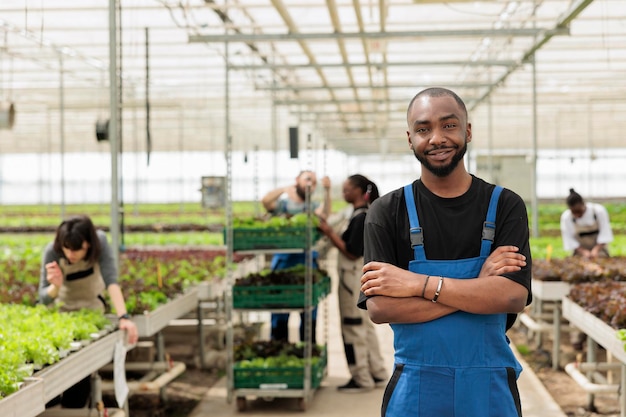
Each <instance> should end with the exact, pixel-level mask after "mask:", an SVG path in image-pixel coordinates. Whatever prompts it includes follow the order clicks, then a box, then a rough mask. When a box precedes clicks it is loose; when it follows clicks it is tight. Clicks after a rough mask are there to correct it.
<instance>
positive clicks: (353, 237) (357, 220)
mask: <svg viewBox="0 0 626 417" xmlns="http://www.w3.org/2000/svg"><path fill="white" fill-rule="evenodd" d="M353 213H354V214H353V215H352V216H353V217H351V218H350V223H349V224H348V227H347V228H346V230H345V231H344V232H343V233H342V235H341V240H343V241H344V242H345V243H346V250H347V251H348V252H350V253H351V254H352V255H354V256H357V257H359V258H360V257H361V256H363V246H364V245H363V228H364V226H365V216H366V215H367V207H357V208H356V209H354V212H353Z"/></svg>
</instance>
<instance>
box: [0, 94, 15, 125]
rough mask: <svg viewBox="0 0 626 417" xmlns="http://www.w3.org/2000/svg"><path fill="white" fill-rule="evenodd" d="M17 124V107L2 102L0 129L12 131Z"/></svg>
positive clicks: (0, 102) (0, 104) (0, 103)
mask: <svg viewBox="0 0 626 417" xmlns="http://www.w3.org/2000/svg"><path fill="white" fill-rule="evenodd" d="M14 124H15V105H14V104H13V103H12V102H9V101H0V129H12V128H13V125H14Z"/></svg>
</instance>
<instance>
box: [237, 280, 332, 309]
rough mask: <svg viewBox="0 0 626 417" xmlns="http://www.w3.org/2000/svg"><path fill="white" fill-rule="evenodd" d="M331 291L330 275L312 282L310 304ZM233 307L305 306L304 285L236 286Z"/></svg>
mask: <svg viewBox="0 0 626 417" xmlns="http://www.w3.org/2000/svg"><path fill="white" fill-rule="evenodd" d="M329 293H330V277H327V276H326V277H323V278H322V279H321V280H320V281H319V282H317V283H314V284H312V291H311V299H310V300H309V305H310V306H313V305H316V304H317V303H318V302H319V301H321V300H322V299H323V298H324V297H326V296H327V295H328V294H329ZM233 307H234V308H251V309H272V308H304V307H305V298H304V285H263V286H237V285H236V286H234V287H233Z"/></svg>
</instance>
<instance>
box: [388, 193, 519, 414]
mask: <svg viewBox="0 0 626 417" xmlns="http://www.w3.org/2000/svg"><path fill="white" fill-rule="evenodd" d="M501 191H502V188H501V187H496V188H495V189H494V191H493V193H492V196H491V200H490V203H489V209H488V211H487V218H486V221H485V223H484V226H483V238H482V243H481V251H480V256H478V257H476V258H468V259H460V260H450V261H448V260H428V259H426V255H425V252H424V245H423V240H422V229H421V228H420V225H419V220H418V216H417V210H416V206H415V199H414V196H413V189H412V186H411V185H407V186H406V187H405V188H404V195H405V200H406V205H407V210H408V213H409V222H410V225H411V246H412V247H413V249H414V254H415V259H414V260H413V261H411V262H410V263H409V270H410V271H412V272H416V273H421V274H427V275H431V276H433V278H436V277H437V276H444V277H448V278H456V279H470V278H475V277H477V276H478V274H479V273H480V269H481V267H482V265H483V263H484V262H485V259H487V257H488V256H489V254H490V252H491V243H492V241H493V238H494V235H495V222H496V208H497V205H498V198H499V196H500V192H501ZM443 288H444V291H445V285H444V287H443ZM493 296H494V297H497V296H498V294H494V295H493ZM506 318H507V315H506V314H471V313H466V312H463V311H457V312H455V313H452V314H449V315H447V316H444V317H441V318H439V319H436V320H433V321H430V322H426V323H411V324H392V325H391V327H392V329H393V333H394V348H395V369H394V373H393V376H392V377H391V380H390V382H389V384H388V386H387V389H386V390H385V394H384V398H383V405H382V416H383V417H410V416H411V417H520V416H521V406H520V402H519V393H518V391H517V383H516V380H517V377H518V376H519V373H520V372H521V366H520V364H519V363H518V362H517V360H516V359H515V356H514V355H513V352H512V351H511V348H510V347H509V344H508V339H507V337H506V335H505V331H506Z"/></svg>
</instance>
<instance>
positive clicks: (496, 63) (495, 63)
mask: <svg viewBox="0 0 626 417" xmlns="http://www.w3.org/2000/svg"><path fill="white" fill-rule="evenodd" d="M462 65H464V66H468V67H487V66H489V67H511V66H514V65H517V61H514V60H507V59H483V60H477V61H417V62H411V61H400V62H384V63H376V64H373V63H369V62H347V63H326V64H324V63H317V64H315V65H312V64H270V63H267V64H245V65H237V64H230V65H229V66H228V68H229V69H232V70H251V69H272V70H278V69H298V68H303V69H305V68H311V67H312V66H316V67H320V68H345V67H364V66H372V67H376V68H379V69H382V68H390V67H428V66H437V67H441V66H451V67H452V66H462Z"/></svg>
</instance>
